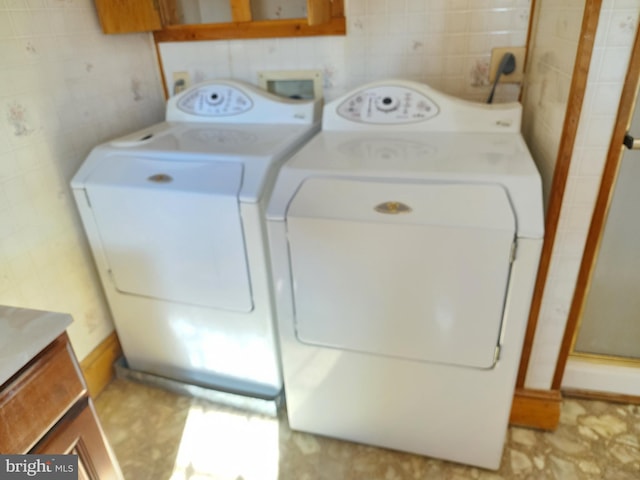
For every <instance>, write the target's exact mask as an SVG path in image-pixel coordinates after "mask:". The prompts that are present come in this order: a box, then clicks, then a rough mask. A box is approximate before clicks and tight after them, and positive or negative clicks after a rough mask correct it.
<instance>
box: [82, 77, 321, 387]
mask: <svg viewBox="0 0 640 480" xmlns="http://www.w3.org/2000/svg"><path fill="white" fill-rule="evenodd" d="M320 113H321V111H320V104H319V101H297V100H288V99H283V98H280V97H276V96H273V95H271V94H269V93H267V92H264V91H262V90H259V89H257V88H254V87H252V86H250V85H247V84H243V83H239V82H235V81H213V82H207V83H203V84H199V85H196V86H193V87H192V88H190V89H188V90H186V91H184V92H182V93H181V94H179V95H177V96H175V97H172V98H171V99H170V100H169V101H168V104H167V111H166V121H165V122H162V123H160V124H157V125H154V126H151V127H149V128H146V129H144V130H141V131H139V132H136V133H133V134H131V135H128V136H126V137H123V138H119V139H117V140H114V141H111V142H107V143H105V144H103V145H100V146H98V147H96V148H95V149H94V150H93V151H92V152H91V154H90V155H89V157H88V158H87V159H86V161H85V162H84V164H83V165H82V166H81V168H80V169H79V171H78V172H77V173H76V175H75V176H74V178H73V180H72V182H71V185H72V188H73V192H74V196H75V200H76V203H77V206H78V209H79V211H80V215H81V218H82V222H83V224H84V228H85V231H86V233H87V236H88V238H89V242H90V245H91V249H92V251H93V255H94V258H95V262H96V265H97V268H98V273H99V275H100V279H101V281H102V286H103V288H104V291H105V293H106V297H107V300H108V303H109V306H110V308H111V312H112V314H113V319H114V322H115V326H116V331H117V334H118V337H119V339H120V342H121V344H122V348H123V351H124V355H125V358H126V360H127V362H128V365H129V367H130V368H131V369H133V370H137V371H141V372H144V373H150V374H154V375H159V376H163V377H167V378H170V379H174V380H179V381H182V382H186V383H191V384H196V385H200V386H205V387H213V388H216V389H220V390H224V391H229V392H233V393H240V394H246V395H251V396H255V397H261V398H275V397H276V396H278V394H279V393H280V391H281V390H282V374H281V369H280V365H279V353H278V350H277V348H276V338H275V330H274V329H275V325H274V320H273V305H272V301H271V298H272V294H271V289H270V275H269V271H268V262H267V252H266V232H265V223H264V212H265V209H266V204H267V199H268V197H269V194H270V192H271V189H272V188H273V182H274V180H275V177H276V173H277V169H278V168H279V165H280V163H281V162H282V161H283V160H285V159H287V158H288V157H289V156H290V155H291V154H292V153H293V152H294V151H295V150H297V149H298V148H299V147H300V146H301V145H302V144H304V143H305V142H306V141H307V140H308V139H309V138H310V137H311V136H312V135H313V134H314V133H315V132H317V131H318V130H319V128H320Z"/></svg>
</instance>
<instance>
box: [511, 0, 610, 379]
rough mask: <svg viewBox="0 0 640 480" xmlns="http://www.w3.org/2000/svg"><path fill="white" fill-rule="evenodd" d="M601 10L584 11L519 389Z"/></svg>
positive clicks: (598, 0) (590, 5) (596, 5)
mask: <svg viewBox="0 0 640 480" xmlns="http://www.w3.org/2000/svg"><path fill="white" fill-rule="evenodd" d="M601 6H602V0H587V2H586V5H585V8H584V15H583V17H582V29H581V31H580V39H579V43H578V51H577V53H576V61H575V65H574V67H573V76H572V79H571V87H570V90H569V102H568V104H567V113H566V115H565V119H564V126H563V130H562V138H561V140H560V147H559V148H558V156H557V159H556V166H555V170H554V173H553V180H552V183H551V192H550V198H549V206H548V209H547V219H546V222H545V237H544V243H543V245H542V253H541V255H540V264H539V266H538V274H537V277H536V283H535V287H534V291H533V298H532V300H531V310H530V313H529V321H528V324H527V330H526V333H525V338H524V344H523V347H522V356H521V359H520V368H519V370H518V379H517V382H516V386H517V387H518V388H524V386H525V380H526V376H527V370H528V368H529V362H530V360H531V352H532V350H533V341H534V338H535V333H536V327H537V326H538V318H539V316H540V308H541V306H542V299H543V295H544V287H545V285H546V282H547V276H548V274H549V267H550V265H551V258H552V254H553V246H554V244H555V240H556V235H557V233H558V224H559V222H560V212H561V210H562V201H563V199H564V193H565V189H566V186H567V180H568V177H569V167H570V165H571V157H572V155H573V147H574V144H575V140H576V135H577V132H578V124H579V120H580V113H581V112H582V103H583V100H584V94H585V91H586V89H587V79H588V76H589V65H590V63H591V54H592V53H593V45H594V42H595V36H596V30H597V28H598V20H599V18H600V7H601Z"/></svg>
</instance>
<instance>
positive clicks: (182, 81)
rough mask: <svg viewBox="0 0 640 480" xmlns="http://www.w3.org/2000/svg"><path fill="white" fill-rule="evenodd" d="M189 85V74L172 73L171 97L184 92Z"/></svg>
mask: <svg viewBox="0 0 640 480" xmlns="http://www.w3.org/2000/svg"><path fill="white" fill-rule="evenodd" d="M190 83H191V80H190V78H189V72H173V83H172V84H171V95H176V94H178V93H180V92H182V91H183V90H186V89H187V88H188V87H189V85H190Z"/></svg>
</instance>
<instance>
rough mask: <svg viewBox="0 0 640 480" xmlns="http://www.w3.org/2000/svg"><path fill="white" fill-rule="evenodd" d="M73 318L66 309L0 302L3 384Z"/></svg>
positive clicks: (0, 347) (0, 375)
mask: <svg viewBox="0 0 640 480" xmlns="http://www.w3.org/2000/svg"><path fill="white" fill-rule="evenodd" d="M72 321H73V320H72V319H71V315H67V314H65V313H54V312H45V311H41V310H30V309H27V308H17V307H4V306H0V385H2V384H3V383H4V382H6V381H7V380H8V379H9V378H11V376H12V375H13V374H14V373H16V372H17V371H18V370H20V369H21V368H22V367H23V366H24V365H26V364H27V363H28V362H29V360H31V359H32V358H33V357H35V356H36V355H37V354H38V352H40V351H41V350H42V349H43V348H44V347H46V346H47V345H49V344H50V343H51V342H52V341H53V340H55V339H56V338H57V337H58V336H59V335H60V334H61V333H62V332H64V331H65V329H66V328H67V327H68V326H69V325H70V324H71V322H72Z"/></svg>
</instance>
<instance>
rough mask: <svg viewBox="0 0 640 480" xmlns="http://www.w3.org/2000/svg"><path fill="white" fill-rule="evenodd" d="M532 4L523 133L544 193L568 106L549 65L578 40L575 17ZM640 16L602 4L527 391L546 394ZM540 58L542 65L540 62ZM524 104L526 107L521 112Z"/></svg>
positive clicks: (607, 0) (627, 3) (614, 1)
mask: <svg viewBox="0 0 640 480" xmlns="http://www.w3.org/2000/svg"><path fill="white" fill-rule="evenodd" d="M538 1H539V2H540V5H541V8H542V9H543V10H546V11H543V13H542V15H543V16H545V15H546V16H547V18H548V20H546V21H544V22H543V21H542V16H541V21H540V23H539V26H538V27H537V29H538V35H537V37H538V38H541V39H542V41H541V42H540V43H538V44H536V46H534V50H533V51H534V59H538V62H539V63H537V64H536V61H534V62H533V64H532V65H533V67H534V69H536V68H537V69H538V71H537V73H536V70H533V71H532V72H533V73H532V74H531V77H532V78H531V81H532V86H531V88H530V89H529V90H528V91H527V92H526V97H527V98H526V100H525V121H524V125H525V127H526V126H527V125H528V127H527V128H530V130H528V133H529V134H532V138H530V139H529V145H532V146H533V149H532V150H533V153H534V154H535V155H534V156H535V158H536V160H537V161H538V166H539V168H540V170H541V173H542V176H543V178H544V183H545V185H547V187H548V185H549V184H550V182H551V178H550V176H551V175H552V174H553V167H554V166H555V155H556V154H557V147H558V143H559V141H560V139H559V134H560V133H561V129H562V121H563V120H564V113H563V114H562V118H561V117H560V112H559V111H560V110H564V108H566V106H565V107H562V105H563V104H566V95H567V94H568V87H567V85H565V82H566V79H565V77H564V72H560V70H559V68H558V67H557V65H553V64H551V65H549V63H551V62H553V61H560V62H565V61H566V60H559V59H560V58H562V57H565V56H566V57H567V58H569V54H570V52H569V51H568V50H569V49H575V47H574V46H572V44H571V43H570V42H563V41H562V39H563V38H565V37H567V38H568V37H569V36H577V34H578V33H579V28H580V26H579V24H578V22H579V21H580V18H576V19H575V20H574V22H575V23H576V25H571V20H570V17H571V18H573V16H564V15H562V14H561V13H560V12H558V7H557V2H553V1H552V0H543V1H540V0H538ZM571 3H572V5H574V6H575V7H579V5H577V4H578V3H581V4H582V8H583V7H584V3H585V2H584V0H580V1H579V2H578V1H577V0H574V1H572V2H571ZM639 14H640V2H638V1H637V0H604V1H603V2H602V9H601V13H600V20H599V22H598V30H597V35H596V39H595V46H594V52H593V56H592V58H591V65H590V69H589V77H588V84H587V91H586V94H585V99H584V104H583V109H582V114H581V116H580V123H579V127H578V134H577V138H576V143H575V147H574V151H573V155H572V158H571V167H570V170H569V177H568V181H567V188H566V191H565V196H564V199H563V204H562V210H561V214H560V223H559V225H558V232H557V236H556V242H555V245H554V249H553V254H552V259H551V265H550V268H549V276H548V278H547V283H546V286H545V290H544V296H543V299H542V305H541V310H540V316H539V319H538V328H537V332H536V337H535V341H534V347H533V351H532V355H531V363H530V368H529V371H528V374H527V379H526V386H527V387H530V388H540V389H547V388H549V387H550V385H551V380H552V377H553V372H554V370H555V365H556V361H557V356H558V351H559V348H560V343H561V341H562V336H563V334H564V328H565V325H566V322H567V316H568V314H569V308H570V307H571V301H572V299H573V294H574V290H575V284H576V278H577V275H578V270H579V268H580V262H581V260H582V253H583V250H584V244H585V241H586V237H587V233H588V229H589V224H590V222H591V216H592V214H593V207H594V205H595V199H596V197H597V194H598V188H599V186H600V180H601V176H602V169H603V167H604V163H605V160H606V156H607V150H608V148H609V143H610V141H611V135H612V133H613V126H614V123H615V118H616V114H617V110H618V103H619V101H620V93H621V91H622V86H623V83H624V78H625V74H626V72H627V69H628V66H629V58H630V55H631V48H632V45H633V40H634V37H635V32H636V28H637V26H638V16H639ZM549 29H554V30H555V32H556V33H561V35H559V36H560V37H562V38H558V39H554V40H553V41H551V42H549V41H547V39H548V36H549V35H551V34H552V32H550V31H549ZM576 29H577V30H576ZM576 31H577V32H578V33H576ZM561 47H562V48H561ZM545 60H548V62H546V63H545V62H544V61H545ZM534 80H535V82H534ZM527 105H529V106H530V108H526V107H527ZM527 115H530V118H527ZM526 132H527V131H526ZM547 194H548V190H547Z"/></svg>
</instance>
